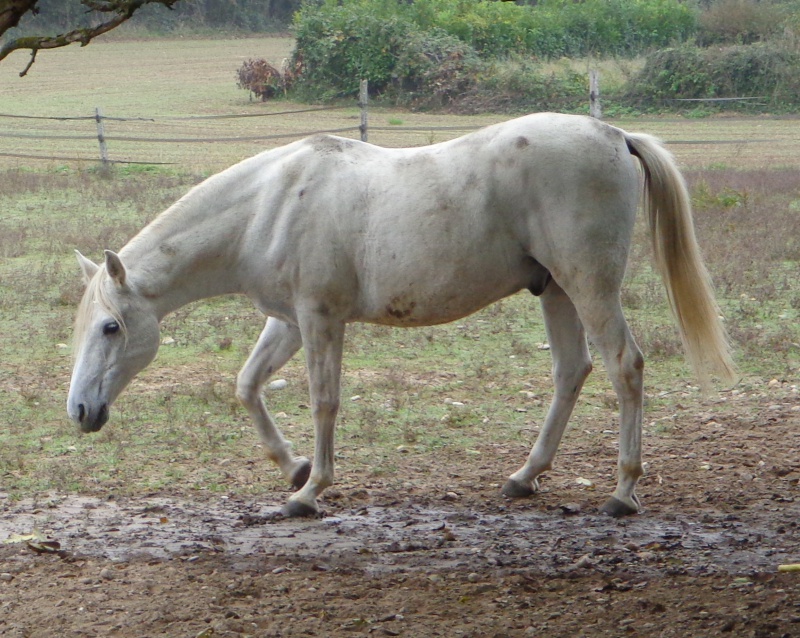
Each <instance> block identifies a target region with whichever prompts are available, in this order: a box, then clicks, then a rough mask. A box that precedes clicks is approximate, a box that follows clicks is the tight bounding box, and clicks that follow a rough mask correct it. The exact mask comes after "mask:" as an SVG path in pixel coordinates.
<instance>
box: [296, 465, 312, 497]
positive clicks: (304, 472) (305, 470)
mask: <svg viewBox="0 0 800 638" xmlns="http://www.w3.org/2000/svg"><path fill="white" fill-rule="evenodd" d="M298 460H302V465H300V466H299V467H298V468H297V469H296V470H295V471H294V474H292V487H294V489H296V490H299V489H300V488H301V487H303V485H305V484H306V482H307V481H308V477H309V476H311V461H309V460H308V459H298Z"/></svg>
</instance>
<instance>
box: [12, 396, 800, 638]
mask: <svg viewBox="0 0 800 638" xmlns="http://www.w3.org/2000/svg"><path fill="white" fill-rule="evenodd" d="M796 408H797V405H796V389H795V388H794V387H791V388H788V387H786V388H784V390H783V391H780V392H778V391H772V392H768V391H765V392H763V393H761V394H758V395H755V394H751V395H750V396H749V397H748V398H747V399H746V400H745V399H741V400H739V399H734V398H733V397H731V398H730V399H729V400H728V401H722V402H717V403H712V404H708V405H705V406H704V407H703V408H702V411H701V412H698V413H697V414H682V415H681V417H680V418H679V419H672V418H671V416H670V415H669V414H663V415H661V414H659V413H656V414H655V415H654V416H655V417H657V421H651V422H650V423H649V424H648V427H647V428H646V437H645V448H646V451H647V460H648V467H647V475H646V476H645V477H644V478H643V479H642V481H641V484H640V488H639V490H638V492H639V495H640V497H641V498H642V500H643V502H644V504H645V507H646V510H645V511H644V512H643V513H642V514H641V515H638V516H634V517H630V518H626V519H623V520H614V519H610V518H607V517H603V516H600V515H598V514H597V513H596V512H597V507H598V506H599V505H600V503H602V501H603V499H604V497H605V495H606V494H607V493H608V492H609V491H610V489H611V487H612V486H613V472H612V470H613V459H614V458H615V449H614V441H615V437H614V436H611V435H607V436H606V435H605V434H604V433H603V431H600V434H599V435H597V436H585V435H583V434H581V435H580V436H573V437H568V440H567V441H565V446H564V451H563V453H562V455H561V456H559V458H558V466H557V467H556V468H555V469H554V470H553V471H551V472H550V473H548V475H547V476H546V477H544V478H543V480H542V487H543V490H542V492H541V493H540V494H539V495H537V496H536V497H535V498H533V499H527V500H522V501H510V500H506V499H503V498H502V497H500V496H499V494H498V488H499V485H498V483H497V481H500V480H502V478H503V476H504V475H505V473H507V472H508V471H511V470H513V469H515V467H516V465H517V464H518V463H519V462H520V461H521V460H522V459H523V458H524V455H525V449H524V448H523V447H517V446H515V445H509V446H505V447H503V446H497V445H493V446H487V447H486V448H485V449H481V450H478V452H479V454H478V455H472V456H471V457H465V456H464V455H463V454H460V455H459V454H458V453H457V451H455V450H446V449H445V450H441V451H440V452H439V453H437V454H432V453H431V454H428V455H426V456H425V457H424V458H422V457H420V458H416V457H415V458H409V459H408V463H407V465H406V467H405V468H404V473H403V475H402V476H397V477H383V478H380V477H378V478H375V477H371V478H370V477H364V476H357V475H355V474H354V473H352V472H351V471H350V470H348V468H347V465H346V464H344V463H343V464H342V468H341V473H340V475H339V479H338V483H337V486H336V487H334V488H332V489H329V490H328V491H327V492H326V495H325V498H324V499H323V503H322V505H323V508H324V510H325V512H326V515H325V516H324V517H323V518H321V519H316V520H286V519H283V518H281V517H280V516H279V515H278V514H277V512H278V508H279V505H280V504H281V503H282V502H283V501H284V500H285V498H286V493H271V492H265V493H264V494H262V495H260V496H259V497H258V498H257V499H245V498H241V497H238V496H236V495H235V494H234V493H231V494H229V495H228V496H224V497H221V498H220V497H217V498H213V499H212V498H208V497H204V498H199V497H198V496H197V494H196V493H195V494H188V493H186V492H181V491H180V488H179V487H176V490H175V491H174V492H173V493H169V494H166V493H158V494H148V495H142V496H141V497H136V498H131V497H126V498H123V497H115V498H109V497H103V496H102V495H100V494H98V495H95V496H85V495H84V496H78V495H63V494H53V495H49V496H47V497H45V498H39V499H37V500H22V501H12V500H11V499H9V498H7V497H3V495H0V511H1V512H2V516H0V540H3V539H6V540H8V539H11V538H13V535H14V534H26V533H30V532H31V531H32V530H34V529H36V530H40V531H41V532H42V533H44V534H47V535H48V537H50V538H52V539H53V540H55V541H57V542H58V543H59V547H58V548H52V549H55V550H56V551H54V552H50V553H41V548H39V549H40V552H39V553H37V552H36V551H33V549H31V548H30V547H29V546H28V545H27V544H26V543H25V542H18V543H0V635H2V636H13V637H22V636H31V637H34V636H35V637H38V636H53V635H58V636H124V637H126V638H128V637H134V638H135V637H144V636H176V637H178V636H210V635H212V632H213V635H214V636H245V635H253V636H281V637H282V636H350V635H358V634H374V635H378V636H414V637H416V636H448V637H449V636H475V637H477V636H496V637H500V636H540V635H547V636H564V637H570V638H572V637H574V636H587V637H589V636H605V635H609V636H623V635H640V636H660V637H661V636H663V637H672V636H674V637H681V638H683V637H685V636H737V637H738V636H747V637H765V638H766V637H783V636H800V574H799V573H798V572H794V573H791V572H790V573H779V572H778V569H777V568H778V565H780V564H787V563H797V562H800V529H799V528H798V524H799V523H800V460H798V457H797V449H799V448H800V427H798V426H800V412H799V411H798V410H797V409H796ZM651 414H652V413H651ZM583 425H584V426H588V427H594V428H595V429H594V430H591V431H593V432H594V431H597V427H595V426H597V424H593V423H591V421H586V420H584V421H583ZM598 427H601V426H598ZM662 427H667V428H668V429H669V432H668V434H664V435H658V434H657V431H658V430H659V429H660V428H662ZM576 433H577V432H576ZM423 463H424V469H425V471H424V472H423V471H422V465H423ZM606 463H611V465H610V466H609V468H608V469H609V472H608V473H604V472H600V471H597V467H601V466H602V467H604V466H605V464H606ZM589 472H594V473H593V474H591V475H592V476H594V477H596V480H597V482H598V485H596V486H591V487H590V486H587V485H585V482H582V483H581V482H576V480H575V477H576V476H584V475H589ZM600 483H603V484H602V485H601V484H600ZM605 483H607V484H605Z"/></svg>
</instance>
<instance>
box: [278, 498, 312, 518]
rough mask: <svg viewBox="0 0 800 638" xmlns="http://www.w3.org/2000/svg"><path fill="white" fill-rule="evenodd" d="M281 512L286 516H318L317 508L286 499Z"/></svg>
mask: <svg viewBox="0 0 800 638" xmlns="http://www.w3.org/2000/svg"><path fill="white" fill-rule="evenodd" d="M281 514H283V515H284V516H286V517H287V518H320V516H321V515H320V513H319V510H318V509H317V508H315V507H311V505H307V504H306V503H302V502H300V501H286V504H285V505H284V506H283V507H282V508H281Z"/></svg>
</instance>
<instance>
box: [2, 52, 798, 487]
mask: <svg viewBox="0 0 800 638" xmlns="http://www.w3.org/2000/svg"><path fill="white" fill-rule="evenodd" d="M290 46H291V42H290V41H289V40H287V39H246V40H230V41H211V40H176V41H157V42H155V41H142V42H126V41H113V42H109V43H103V42H98V43H96V44H92V45H91V46H89V47H87V48H85V49H79V48H71V49H66V50H63V51H59V52H56V53H50V54H42V55H41V56H40V58H39V61H37V63H36V65H35V66H34V67H33V69H32V71H31V74H30V76H29V77H27V78H23V79H20V78H18V77H16V73H17V71H18V70H19V69H20V68H21V67H22V66H23V64H24V62H25V60H24V59H23V57H22V56H16V57H15V56H12V57H11V58H10V59H9V60H7V61H6V62H4V64H3V65H2V67H0V84H2V87H3V91H2V94H0V113H5V114H27V115H39V116H76V115H85V114H91V113H92V112H93V109H94V107H95V106H102V107H103V109H104V111H105V113H106V115H109V116H111V115H113V116H120V117H131V118H132V117H143V118H149V117H155V118H156V119H157V121H156V122H129V123H123V122H108V123H107V125H106V126H107V129H106V132H107V134H108V136H109V138H110V141H109V148H110V152H111V156H112V158H115V157H124V158H128V159H138V160H140V161H164V162H174V164H173V165H171V166H167V167H152V166H150V167H148V166H144V167H142V166H136V165H134V166H128V167H126V166H121V167H118V168H117V170H116V172H115V173H114V174H113V175H112V177H111V178H103V177H101V176H100V175H98V174H97V173H96V172H95V171H94V170H93V168H94V163H92V162H85V163H84V162H64V161H44V162H40V161H32V160H25V159H19V158H11V157H0V167H2V173H0V203H1V204H2V207H0V281H2V286H0V353H2V354H1V355H0V356H2V360H3V366H2V368H0V476H2V477H3V481H2V487H0V491H5V492H6V493H8V494H10V495H12V496H14V497H18V496H23V495H29V494H33V493H38V492H41V491H46V490H52V489H59V490H68V491H70V490H74V491H81V492H90V493H91V492H94V491H103V492H105V491H108V490H118V491H122V492H130V493H134V492H138V491H141V490H151V489H152V490H162V489H163V490H169V491H176V490H177V491H186V490H188V491H190V492H191V491H195V490H200V491H208V490H212V491H215V490H219V491H225V490H239V491H245V492H246V491H248V490H252V491H259V490H263V489H268V488H272V487H275V486H276V485H277V484H278V477H277V473H274V472H267V471H264V467H263V465H264V464H263V462H262V458H261V453H260V451H259V450H258V447H259V444H258V442H257V440H256V437H255V434H254V432H253V431H252V428H251V427H250V424H249V423H248V421H247V419H246V416H245V414H244V413H243V411H242V410H241V409H240V408H239V407H238V406H237V405H236V403H235V401H234V399H233V381H234V378H235V374H236V370H237V369H238V367H239V366H240V365H241V363H242V362H243V361H244V358H245V357H246V355H247V352H248V350H249V348H250V347H251V345H252V344H253V343H254V341H255V338H256V336H257V334H258V333H259V331H260V328H261V326H262V321H263V319H262V318H261V317H260V316H259V315H258V313H257V312H256V311H254V310H253V309H252V308H251V307H250V306H249V305H248V303H247V302H246V301H244V300H240V299H221V300H213V301H210V302H207V303H202V304H195V305H192V306H190V307H188V308H186V309H183V310H181V311H179V312H177V313H175V314H174V315H172V316H171V317H170V318H168V319H167V321H166V322H165V324H164V328H163V336H164V338H165V339H167V343H168V345H165V346H164V347H162V349H161V353H160V355H159V359H158V361H157V362H156V363H155V364H154V365H153V366H151V368H150V369H149V370H148V371H146V372H145V373H144V374H143V375H142V377H141V378H140V380H139V381H137V382H135V383H134V385H133V386H132V387H131V388H130V390H129V391H128V392H127V394H125V395H124V397H123V398H122V399H121V400H120V401H119V403H118V405H117V406H116V410H115V412H114V417H113V423H111V424H109V426H107V427H106V428H105V429H104V430H103V431H102V433H101V434H100V435H98V436H93V437H78V436H76V434H75V431H74V429H73V428H72V427H71V426H70V425H69V424H68V423H67V420H66V414H65V409H64V404H65V400H66V389H67V386H68V382H69V373H70V366H71V361H70V350H69V347H68V344H69V341H70V335H71V322H72V317H73V313H74V310H75V306H76V304H77V302H78V300H79V298H80V294H81V288H80V285H79V277H78V269H77V265H76V264H75V261H74V257H73V255H72V251H73V249H75V248H78V249H80V250H81V251H82V252H84V254H87V255H88V256H90V257H92V258H94V259H97V258H98V257H99V256H100V254H101V251H102V249H103V248H113V249H118V248H120V247H121V246H122V245H123V244H124V243H125V242H126V241H127V239H128V238H130V237H131V236H132V235H133V234H134V233H135V232H136V231H137V230H138V229H139V228H141V227H142V226H143V225H144V224H146V223H147V222H148V221H150V220H151V219H153V217H154V216H155V215H156V214H157V213H158V212H160V211H161V210H163V209H164V208H165V207H166V206H168V205H169V204H170V203H171V202H172V201H174V200H175V199H177V198H178V197H179V196H180V195H181V194H182V193H183V192H185V190H186V189H188V188H189V187H190V186H191V185H192V184H194V183H196V181H197V180H198V179H199V177H200V176H202V175H205V174H208V173H210V172H213V171H214V170H217V169H219V168H222V167H223V166H225V165H227V164H229V163H231V162H233V161H236V160H238V159H240V158H243V157H245V156H247V155H249V154H252V153H254V152H256V151H258V150H261V149H262V148H264V147H265V145H264V144H259V143H254V142H237V141H235V140H234V141H231V142H227V143H208V144H197V143H166V142H149V143H141V144H133V143H127V145H126V144H125V143H122V142H119V143H118V142H115V141H114V135H121V134H125V135H132V134H141V135H142V136H148V137H164V138H168V137H236V136H248V135H252V134H253V132H254V131H261V132H263V133H264V134H266V133H275V132H291V131H295V132H296V131H310V130H317V129H320V128H340V127H343V126H356V125H357V109H356V108H355V107H353V108H349V109H344V110H343V111H324V112H321V113H310V114H309V113H304V114H299V115H295V116H278V117H274V118H253V119H249V118H248V119H231V120H214V121H211V122H210V123H209V122H208V121H200V122H195V121H181V120H164V121H158V118H159V117H165V116H188V115H217V114H227V113H245V114H253V113H262V112H276V111H285V110H289V109H292V108H304V105H295V104H289V103H285V102H277V103H269V104H262V103H260V102H250V101H249V100H248V96H247V94H246V93H245V92H243V91H241V90H239V89H237V88H236V86H235V77H234V75H235V70H236V68H237V67H238V65H239V64H240V63H241V60H243V59H244V58H246V57H250V56H264V57H267V58H268V59H270V60H271V61H273V62H274V63H279V62H280V59H281V58H282V57H285V56H286V55H287V54H288V52H289V50H290ZM371 117H372V120H371V121H372V123H373V125H375V126H376V127H382V128H384V127H385V128H387V129H390V130H387V131H383V130H382V131H376V132H375V134H374V136H373V137H372V139H373V141H375V142H377V143H381V144H387V145H399V144H407V145H414V144H422V143H428V142H430V141H439V140H442V139H445V138H446V137H449V136H453V135H456V134H458V132H457V131H437V130H433V129H434V127H441V126H456V127H462V126H463V127H464V128H465V129H468V128H471V127H476V126H479V125H483V124H486V123H489V122H493V121H498V120H501V119H505V118H502V117H499V116H482V117H454V116H450V115H445V114H420V113H408V112H400V111H396V110H392V111H390V110H386V109H381V108H376V109H374V110H373V111H372V114H371ZM619 124H620V125H621V126H623V127H625V128H628V129H631V130H641V131H645V132H650V133H654V134H656V135H659V136H662V137H664V138H666V139H667V140H673V141H674V142H675V144H673V145H672V149H673V150H674V151H675V153H676V154H677V155H678V157H679V159H680V160H681V162H682V163H683V165H684V166H685V167H686V168H687V175H688V178H689V181H690V183H691V186H692V190H693V194H694V200H695V206H696V215H697V225H698V233H699V236H700V240H701V244H702V245H703V248H704V251H705V253H706V254H707V256H708V260H709V265H710V268H711V270H712V274H713V276H714V278H715V280H716V282H717V285H718V289H719V293H720V300H721V303H722V306H723V310H724V313H725V317H726V321H727V325H728V327H729V330H730V332H731V334H732V336H733V338H734V340H735V346H736V353H737V358H738V360H739V363H740V365H741V367H742V373H743V377H742V385H741V386H740V387H741V388H750V389H752V388H758V387H760V386H761V385H763V384H765V383H767V382H769V381H770V380H772V379H777V380H778V381H779V382H786V383H789V384H791V383H796V382H797V379H798V365H799V363H798V362H799V361H800V358H799V355H800V345H798V343H800V322H799V321H798V318H800V276H798V275H799V274H800V273H799V272H798V264H799V263H800V240H799V239H798V238H800V222H799V221H798V220H800V215H798V211H800V177H798V170H797V169H798V167H799V166H798V165H799V164H800V138H798V137H797V135H796V127H797V122H796V120H785V119H770V118H757V119H741V118H724V117H720V118H714V119H708V120H675V119H671V120H670V119H647V120H626V121H624V122H619ZM93 126H94V123H93V122H88V123H87V122H80V123H62V122H49V121H34V122H33V123H31V121H27V120H9V119H3V131H4V132H5V133H10V132H11V133H25V134H31V135H33V134H36V135H44V134H49V135H56V134H60V133H59V132H60V131H67V132H69V133H75V132H77V131H81V132H85V134H86V136H87V140H86V141H85V142H82V143H80V144H78V143H76V142H74V141H72V140H36V139H19V138H0V139H2V140H3V145H2V148H0V153H19V154H34V155H59V154H65V155H76V154H79V156H87V157H93V156H94V154H95V150H94V145H95V142H94V141H93V138H94V131H93ZM62 127H63V128H62ZM138 127H140V128H138ZM403 127H418V128H422V129H423V130H422V131H405V130H402V129H403ZM425 127H430V129H428V130H427V131H426V130H425ZM637 234H638V235H637V242H636V248H635V250H634V255H633V258H632V262H631V265H630V268H629V273H628V285H627V287H626V290H625V298H624V301H625V305H626V307H627V309H628V314H629V317H630V319H631V323H632V326H633V328H634V331H635V333H636V334H637V338H638V339H639V341H640V342H641V345H642V347H643V349H644V350H645V354H646V356H647V360H648V369H647V386H648V392H649V394H648V416H647V421H648V423H650V426H649V427H650V430H649V432H650V434H651V435H659V434H660V433H664V432H665V431H668V430H669V425H668V424H669V423H670V421H669V417H670V415H674V414H676V413H678V412H679V411H680V410H701V409H702V406H703V405H704V403H703V401H705V399H702V398H701V397H700V395H699V393H698V392H697V389H696V388H695V387H694V386H693V385H692V382H691V379H690V378H689V377H688V372H687V369H686V367H685V365H684V363H683V360H682V357H681V354H680V344H679V341H678V339H677V336H676V333H675V331H674V328H673V327H672V322H671V319H670V318H669V317H668V316H667V311H666V304H665V301H664V299H663V294H662V292H661V285H660V283H659V282H658V281H657V280H656V279H655V278H654V276H653V275H652V273H651V270H650V259H649V253H648V249H647V243H646V241H645V239H644V237H643V229H641V228H639V229H638V230H637ZM536 306H537V304H536V302H535V301H534V300H533V299H532V298H530V297H529V296H528V295H518V296H515V297H513V298H510V299H508V300H505V301H503V302H501V303H499V304H497V305H495V306H493V307H491V308H489V309H487V310H485V311H483V312H482V313H479V314H477V315H475V316H473V317H471V318H469V319H466V320H464V321H461V322H458V323H456V324H453V325H449V326H444V327H438V328H425V329H418V330H408V331H402V330H392V329H388V328H381V327H375V326H353V327H352V329H351V330H350V332H349V336H348V342H347V354H346V357H345V367H346V374H345V382H344V393H343V396H344V408H343V410H342V417H341V427H340V430H339V434H338V447H337V454H338V456H339V458H340V461H341V464H342V465H344V467H345V468H347V470H346V471H347V472H350V473H355V474H359V473H361V474H363V473H367V474H368V475H369V474H372V475H380V476H384V477H388V479H387V480H390V481H391V480H395V479H394V478H392V477H394V475H395V473H396V471H397V468H398V467H399V466H401V465H403V464H408V462H409V458H412V459H415V461H414V462H415V463H422V461H421V459H424V458H425V455H428V454H430V453H431V452H436V453H437V454H444V455H448V454H449V455H456V456H459V457H460V456H470V455H474V456H478V455H479V454H481V453H482V451H485V450H486V449H487V448H491V447H492V446H495V447H498V446H499V447H502V446H503V445H505V444H507V443H508V441H510V440H511V441H516V442H520V441H524V442H528V441H530V440H532V438H533V436H534V435H535V432H536V431H537V428H538V425H537V424H539V423H541V421H542V419H543V417H544V412H545V410H546V407H547V404H548V401H549V396H550V388H551V382H550V378H549V376H550V358H549V353H548V352H547V351H546V350H544V349H542V347H541V346H542V344H543V342H544V340H545V337H544V331H543V327H542V325H541V319H540V316H539V313H538V310H537V307H536ZM598 368H599V366H598ZM280 376H281V377H283V378H286V379H287V380H288V382H289V384H288V387H287V388H286V389H285V390H281V391H279V392H275V393H272V395H271V397H270V406H271V409H272V410H273V412H274V413H275V414H276V415H277V418H278V420H279V422H280V424H281V425H282V427H284V429H285V430H286V432H287V433H288V435H289V437H290V438H291V439H292V440H294V442H295V443H296V444H297V445H298V446H299V447H300V449H302V450H306V451H307V450H309V449H310V427H309V425H308V421H309V414H308V409H307V398H306V392H307V386H306V382H305V377H304V370H303V362H302V357H300V358H297V359H296V360H294V361H292V362H291V363H290V364H289V365H288V366H287V368H286V369H285V370H283V371H282V372H281V373H280ZM453 401H455V402H456V404H459V403H460V404H463V405H456V404H454V403H453ZM614 404H615V400H614V398H613V395H612V393H611V388H610V385H609V384H608V382H607V380H606V378H605V377H604V375H603V373H602V370H598V372H597V373H596V374H594V375H593V376H592V377H591V379H590V382H589V384H588V385H587V388H586V390H585V392H584V395H583V399H582V401H581V402H580V403H579V407H578V409H577V414H576V417H577V419H576V422H578V423H582V425H581V426H580V427H578V428H576V429H574V430H572V431H571V432H572V433H571V434H569V435H568V436H573V437H581V436H585V435H586V434H593V435H596V434H598V433H602V432H604V431H606V430H607V429H608V428H609V427H610V425H609V423H610V420H611V419H612V414H613V411H612V410H611V409H610V408H613V406H614ZM454 405H455V407H454ZM489 424H491V427H488V425H489ZM665 424H666V425H665ZM526 444H527V443H526ZM198 460H199V462H198ZM222 461H225V463H222ZM608 470H609V472H610V471H611V470H612V468H611V466H609V468H608Z"/></svg>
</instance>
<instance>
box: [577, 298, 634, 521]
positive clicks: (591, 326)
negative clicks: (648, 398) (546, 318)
mask: <svg viewBox="0 0 800 638" xmlns="http://www.w3.org/2000/svg"><path fill="white" fill-rule="evenodd" d="M576 305H577V307H578V312H579V313H580V315H581V317H582V318H583V322H584V325H585V326H586V329H587V331H588V333H589V337H590V339H591V340H592V342H593V343H594V344H595V346H596V347H597V349H598V350H599V351H600V354H601V355H602V357H603V362H604V364H605V367H606V370H607V371H608V376H609V377H610V379H611V383H612V385H613V386H614V390H615V391H616V393H617V398H618V400H619V460H618V481H617V488H616V490H614V494H613V496H612V497H611V498H610V499H608V501H606V503H605V504H604V505H603V507H602V508H601V511H603V512H604V513H606V514H610V515H612V516H624V515H627V514H635V513H636V512H638V511H639V509H640V508H641V505H640V503H639V499H638V498H637V496H636V494H635V492H634V490H635V488H636V482H637V481H638V480H639V477H640V476H641V475H642V474H643V473H644V470H643V468H642V395H643V371H644V358H643V357H642V353H641V351H640V350H639V348H638V346H637V345H636V342H635V341H634V339H633V336H632V335H631V332H630V330H629V328H628V324H627V322H626V321H625V317H624V316H623V314H622V307H621V306H620V302H619V295H618V294H608V295H606V296H605V297H602V298H601V297H596V296H595V297H594V298H593V299H589V300H587V299H583V300H580V301H577V302H576Z"/></svg>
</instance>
